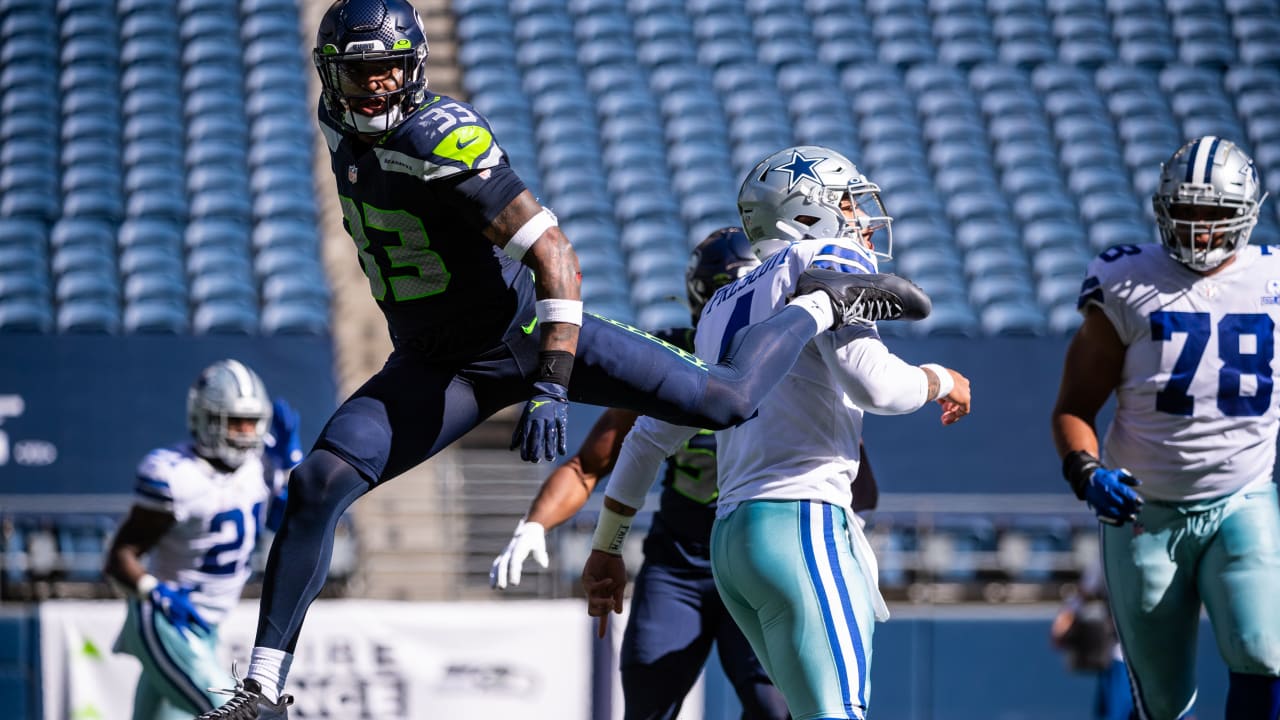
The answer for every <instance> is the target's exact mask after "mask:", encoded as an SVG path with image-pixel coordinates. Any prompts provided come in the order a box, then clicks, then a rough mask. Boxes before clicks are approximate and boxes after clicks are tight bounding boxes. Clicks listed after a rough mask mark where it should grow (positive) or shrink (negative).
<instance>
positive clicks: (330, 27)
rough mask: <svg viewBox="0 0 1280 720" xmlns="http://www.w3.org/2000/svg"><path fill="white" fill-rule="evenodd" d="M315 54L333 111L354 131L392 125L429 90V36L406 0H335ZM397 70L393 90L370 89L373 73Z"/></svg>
mask: <svg viewBox="0 0 1280 720" xmlns="http://www.w3.org/2000/svg"><path fill="white" fill-rule="evenodd" d="M312 59H313V60H314V61H315V64H316V70H317V71H318V72H319V73H320V83H321V85H322V86H323V89H322V91H321V96H322V97H323V98H324V104H325V108H326V109H327V110H328V112H329V115H330V116H331V117H332V118H333V119H334V121H336V122H338V123H339V124H341V125H342V127H344V128H346V129H348V130H350V131H352V132H355V133H360V134H362V135H380V134H382V133H384V132H387V131H388V130H392V129H394V128H395V127H396V126H397V125H399V124H400V123H401V122H403V121H404V119H405V118H406V117H408V116H409V115H410V114H411V113H412V112H413V110H414V109H415V108H416V107H418V105H420V104H422V100H423V98H424V97H425V95H426V89H427V79H426V75H425V72H424V70H423V67H424V65H426V61H427V36H426V34H425V33H424V32H423V29H422V18H420V17H418V11H417V10H415V9H414V7H413V5H410V4H409V2H408V0H337V2H335V3H334V4H333V5H331V6H330V7H329V9H328V10H327V11H325V14H324V17H323V18H321V20H320V29H319V31H317V32H316V46H315V49H314V50H313V51H312ZM397 71H398V72H399V73H400V77H399V79H398V81H397V82H398V87H397V88H396V89H395V90H391V91H389V92H371V91H370V90H369V88H368V79H369V78H370V77H371V76H374V77H376V76H379V75H387V74H392V73H395V72H397ZM361 108H364V109H365V110H366V112H360V109H361Z"/></svg>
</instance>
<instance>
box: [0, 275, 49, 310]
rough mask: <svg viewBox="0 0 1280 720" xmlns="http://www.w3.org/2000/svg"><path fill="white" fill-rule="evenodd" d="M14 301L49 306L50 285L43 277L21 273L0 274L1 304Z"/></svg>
mask: <svg viewBox="0 0 1280 720" xmlns="http://www.w3.org/2000/svg"><path fill="white" fill-rule="evenodd" d="M14 300H23V301H29V302H34V303H41V304H47V303H48V302H49V284H48V282H47V281H46V280H45V278H43V277H40V276H37V275H31V274H29V273H25V272H21V271H17V272H12V271H5V272H0V302H6V301H14Z"/></svg>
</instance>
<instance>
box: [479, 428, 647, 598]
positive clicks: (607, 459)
mask: <svg viewBox="0 0 1280 720" xmlns="http://www.w3.org/2000/svg"><path fill="white" fill-rule="evenodd" d="M636 417H637V415H636V414H635V413H634V412H631V411H630V410H620V409H617V408H612V409H609V410H606V411H605V412H604V413H603V414H602V415H601V416H600V418H599V419H598V420H596V424H595V425H593V426H592V427H591V431H590V432H589V433H587V437H586V439H585V440H583V441H582V447H580V448H578V453H577V454H576V455H574V456H573V457H571V458H569V459H568V460H566V461H565V462H563V463H561V464H560V465H558V466H557V467H556V469H555V470H553V471H552V472H551V475H549V476H548V477H547V479H546V480H544V481H543V483H542V487H541V488H539V489H538V495H537V497H535V498H534V499H533V504H532V505H530V506H529V512H528V513H527V514H526V515H525V517H524V518H523V519H522V520H521V521H520V523H519V524H518V525H517V526H516V530H515V533H514V534H513V535H512V537H511V541H510V542H508V543H507V547H506V548H505V549H504V550H503V551H502V552H501V553H500V554H499V555H498V557H496V558H494V560H493V566H492V567H491V568H490V569H489V587H494V588H498V589H504V588H506V587H507V585H508V583H509V584H511V585H519V584H520V576H521V572H522V570H523V565H524V561H525V559H527V558H528V557H529V556H530V555H532V556H533V558H534V560H536V561H537V562H538V564H539V565H541V566H542V567H544V568H545V567H547V566H548V565H549V558H548V557H547V545H546V531H547V530H551V529H552V528H555V527H557V526H559V525H561V524H562V523H564V522H565V521H566V520H568V519H569V518H571V517H573V515H574V514H575V513H577V512H578V511H579V510H581V509H582V506H583V505H585V504H586V503H587V498H588V497H590V496H591V491H592V490H594V489H595V487H596V484H597V483H599V482H600V478H602V477H604V476H605V475H608V474H609V472H610V471H611V470H613V464H614V462H616V461H617V459H618V452H619V450H621V448H622V440H623V438H625V437H626V435H627V431H628V430H630V429H631V426H632V425H633V424H635V421H636Z"/></svg>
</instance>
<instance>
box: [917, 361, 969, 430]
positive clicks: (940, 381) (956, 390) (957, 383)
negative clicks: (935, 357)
mask: <svg viewBox="0 0 1280 720" xmlns="http://www.w3.org/2000/svg"><path fill="white" fill-rule="evenodd" d="M920 369H921V370H924V374H925V379H926V382H927V383H928V386H927V387H926V389H925V394H926V395H928V396H929V397H931V398H935V399H936V402H937V403H938V404H939V405H941V406H942V424H943V425H951V424H953V423H956V422H959V420H960V418H962V417H964V416H966V415H968V414H969V409H970V408H969V406H970V403H971V396H970V388H969V378H967V377H965V376H963V375H961V374H960V373H958V372H956V371H955V370H952V369H951V368H947V367H943V366H941V365H937V364H934V363H928V364H925V365H921V366H920Z"/></svg>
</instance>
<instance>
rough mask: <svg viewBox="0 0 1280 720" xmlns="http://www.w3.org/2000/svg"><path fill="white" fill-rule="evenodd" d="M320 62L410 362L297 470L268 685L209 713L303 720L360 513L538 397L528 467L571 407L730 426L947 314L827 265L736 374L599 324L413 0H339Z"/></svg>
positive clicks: (371, 273) (745, 355)
mask: <svg viewBox="0 0 1280 720" xmlns="http://www.w3.org/2000/svg"><path fill="white" fill-rule="evenodd" d="M313 57H314V60H315V65H316V68H317V70H318V72H319V74H320V79H321V83H322V93H321V101H320V105H319V122H320V129H321V131H322V133H323V135H324V138H325V141H326V142H327V144H328V148H329V152H330V157H331V161H332V170H333V173H334V177H335V179H336V181H337V191H338V199H339V202H340V204H341V207H342V212H343V215H344V224H345V225H346V229H347V231H348V232H349V233H350V234H351V237H352V239H353V240H354V241H355V245H356V252H357V254H358V256H359V260H360V263H361V265H362V266H363V268H364V271H365V274H366V275H367V276H368V278H369V289H370V291H371V292H372V294H373V296H374V299H375V300H376V301H377V302H378V305H379V307H380V308H381V309H382V311H383V314H384V315H385V317H386V319H387V324H388V326H389V329H390V333H391V338H392V343H393V346H394V351H393V352H392V354H391V356H390V357H389V358H388V360H387V362H386V364H385V365H384V366H383V368H382V369H381V370H380V371H379V372H378V373H377V374H376V375H375V376H374V377H373V378H371V379H370V380H369V381H368V382H366V383H365V385H364V386H362V387H361V388H359V389H358V390H357V391H356V392H355V393H354V394H353V395H352V396H351V397H350V398H348V399H347V400H346V401H345V402H344V403H343V404H342V405H341V406H340V407H339V408H338V410H337V411H336V412H335V413H334V415H333V416H332V417H331V418H330V419H329V422H328V423H327V425H326V426H325V427H324V429H323V430H322V432H321V435H320V438H319V439H318V441H317V443H316V445H315V447H314V448H313V449H312V451H311V452H310V453H309V454H308V456H307V457H306V459H304V460H303V462H302V464H301V465H300V466H299V467H298V468H297V470H295V472H294V473H293V474H292V476H291V478H290V494H291V499H290V502H289V505H288V509H287V511H286V516H285V522H284V526H283V527H282V528H281V531H280V533H279V534H278V535H277V536H276V539H275V542H274V543H273V544H272V548H271V553H270V556H269V559H268V564H267V569H266V575H265V582H264V587H263V597H262V605H261V611H260V614H259V619H258V633H257V640H256V647H255V648H254V651H253V656H252V657H251V660H250V666H249V673H248V677H247V678H246V680H245V681H244V682H243V683H242V686H241V687H239V688H238V689H237V694H236V697H235V698H233V699H232V701H231V702H230V703H228V704H227V706H224V707H223V708H221V709H220V710H219V711H216V712H215V713H214V714H209V715H207V717H218V718H255V717H257V718H277V717H284V716H285V713H286V710H285V707H286V704H287V702H288V701H289V698H288V697H287V696H282V688H283V685H284V678H285V675H286V673H287V671H288V666H289V663H290V660H291V652H292V650H293V648H294V646H295V644H296V642H297V639H298V634H299V632H300V629H301V626H302V620H303V616H304V615H305V612H306V609H307V607H308V605H309V604H310V603H311V601H312V600H313V599H314V598H315V596H316V595H317V594H318V593H319V591H320V588H321V586H322V585H323V582H324V578H325V572H324V568H326V567H327V565H328V562H329V556H330V555H331V553H332V537H333V531H334V528H335V526H336V523H337V521H338V518H339V517H340V516H341V514H342V512H343V511H344V510H345V509H346V508H347V507H348V506H349V505H350V504H351V503H352V502H354V501H355V500H356V498H358V497H360V496H361V495H363V494H364V493H366V492H368V491H369V490H370V489H371V488H372V487H374V486H376V485H378V484H379V483H381V482H383V481H385V480H388V479H390V478H393V477H395V476H396V475H399V474H401V473H402V472H404V471H405V470H407V469H409V468H411V467H413V466H415V465H417V464H419V463H421V462H422V461H424V460H426V459H427V458H429V457H431V456H433V455H434V454H436V453H437V452H439V451H440V450H442V449H443V448H445V447H446V446H448V445H449V444H450V443H452V442H453V441H454V440H456V439H458V438H460V437H461V436H462V435H464V434H465V433H466V432H467V431H469V430H470V429H471V428H473V427H475V426H476V425H477V424H479V423H480V422H481V421H483V420H484V419H485V418H487V417H489V416H490V415H492V414H493V413H495V412H497V411H498V410H500V409H502V408H504V407H507V406H509V405H511V404H513V403H517V402H527V404H526V406H525V408H524V411H523V413H522V414H521V417H520V419H519V421H518V423H517V427H516V432H515V434H514V437H513V442H512V448H513V449H514V448H517V447H518V448H519V449H520V454H521V457H522V458H524V459H525V460H537V459H546V460H552V459H554V458H555V457H556V455H557V454H560V455H563V454H564V453H565V436H564V432H565V423H566V422H567V408H568V404H569V401H570V400H573V401H578V402H585V403H589V404H595V405H603V406H608V407H625V408H628V409H631V410H636V411H639V412H643V413H645V414H648V415H653V416H656V417H660V418H663V419H665V420H669V421H672V422H677V423H681V424H686V425H692V426H697V427H707V428H721V427H726V426H729V425H733V424H734V423H737V422H739V421H741V420H743V419H745V418H747V417H749V416H750V414H751V413H752V412H753V411H754V409H755V406H756V405H757V404H758V403H759V401H760V399H761V398H762V397H763V396H764V394H765V393H766V392H767V391H768V389H769V388H770V387H771V386H772V385H773V384H774V383H776V382H777V380H778V379H779V378H781V377H782V376H783V375H784V374H785V372H786V371H787V369H788V368H790V367H791V365H792V364H793V363H794V362H795V360H796V358H797V357H798V355H799V353H800V351H801V349H802V348H803V347H804V345H805V343H807V342H808V341H809V340H810V339H812V338H813V337H814V336H815V335H817V334H820V333H821V332H824V331H826V330H828V329H831V328H834V327H842V326H843V325H844V324H845V323H849V322H858V321H861V320H864V319H894V318H898V317H905V318H908V319H912V318H919V317H923V315H924V314H926V313H927V308H928V298H927V297H925V296H924V295H923V293H922V292H921V291H920V290H919V288H916V287H915V286H913V285H911V284H910V283H907V282H906V281H904V280H902V279H901V278H897V277H895V276H892V275H878V276H868V275H862V276H852V275H845V274H837V273H827V272H824V271H821V270H815V271H813V273H812V274H811V275H810V276H807V277H806V278H805V280H804V283H803V284H802V285H801V286H799V287H798V290H797V293H796V298H795V300H793V301H792V303H791V304H792V305H793V306H794V307H787V308H785V309H783V310H782V311H780V312H778V313H777V314H776V315H775V316H773V317H771V318H769V319H768V320H767V321H765V322H763V323H759V324H757V325H755V326H752V327H747V328H744V329H743V331H742V334H741V335H740V336H739V337H738V338H737V341H736V344H735V345H734V347H733V349H732V350H731V352H730V353H729V354H728V355H727V356H726V359H725V360H724V361H723V362H722V363H721V364H719V365H711V364H709V363H706V362H703V361H701V360H699V359H698V358H696V357H695V356H693V355H692V354H690V353H687V352H685V351H682V350H680V349H678V348H676V347H674V346H672V345H670V344H668V343H664V342H662V341H660V340H658V339H656V338H654V337H652V336H649V335H647V334H645V333H642V332H640V331H638V330H635V329H633V328H630V327H628V326H626V325H624V324H622V323H617V322H613V321H610V320H606V319H603V318H600V317H597V316H592V315H584V314H583V311H582V302H581V300H580V285H581V278H580V274H579V268H578V261H577V256H576V254H575V253H574V250H573V248H572V246H571V245H570V243H569V240H568V239H567V238H566V237H565V236H564V234H563V233H561V232H560V229H559V227H558V226H557V221H556V218H555V215H553V214H552V213H551V212H550V211H549V210H547V209H545V208H543V207H542V206H541V205H540V204H539V203H538V201H537V200H536V199H535V198H534V196H533V194H532V193H530V192H529V191H528V190H527V189H526V188H525V185H524V183H523V182H522V181H521V180H520V178H519V177H518V176H517V175H516V174H515V173H514V172H513V171H512V169H511V166H510V165H509V163H508V161H507V158H506V155H505V154H504V152H503V150H502V148H501V146H500V145H499V143H498V141H497V138H495V136H494V134H493V131H492V129H491V128H490V127H489V124H488V122H487V121H486V120H485V119H484V118H483V117H482V116H481V115H480V114H479V113H478V112H477V111H476V110H475V109H474V108H472V107H471V106H470V105H468V104H467V103H465V102H461V101H459V100H455V99H453V98H449V97H446V96H443V95H436V94H433V93H430V92H428V90H427V80H426V77H425V75H424V65H425V61H426V57H427V40H426V37H425V35H424V34H423V29H422V22H421V20H420V19H419V17H418V14H417V12H416V11H415V10H414V8H413V6H412V5H411V4H410V3H409V2H408V0H338V1H337V2H335V3H334V4H333V5H332V6H331V7H330V8H329V9H328V10H327V11H326V12H325V14H324V16H323V18H322V19H321V22H320V27H319V31H318V33H317V37H316V45H315V49H314V52H313ZM796 172H797V173H803V172H804V169H803V168H796ZM886 313H887V314H886ZM217 713H221V714H217Z"/></svg>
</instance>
